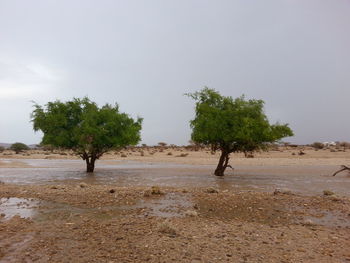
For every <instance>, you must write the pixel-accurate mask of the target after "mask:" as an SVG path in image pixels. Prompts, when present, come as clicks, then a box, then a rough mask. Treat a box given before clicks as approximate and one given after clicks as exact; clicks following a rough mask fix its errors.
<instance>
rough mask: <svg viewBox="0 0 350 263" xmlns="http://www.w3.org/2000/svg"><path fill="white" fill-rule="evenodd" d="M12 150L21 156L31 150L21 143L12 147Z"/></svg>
mask: <svg viewBox="0 0 350 263" xmlns="http://www.w3.org/2000/svg"><path fill="white" fill-rule="evenodd" d="M10 150H12V151H14V152H15V153H16V154H19V153H20V152H22V151H26V150H29V147H28V146H27V145H26V144H24V143H21V142H16V143H14V144H12V145H11V146H10Z"/></svg>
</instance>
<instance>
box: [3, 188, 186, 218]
mask: <svg viewBox="0 0 350 263" xmlns="http://www.w3.org/2000/svg"><path fill="white" fill-rule="evenodd" d="M191 206H192V203H191V202H190V200H189V199H188V198H187V196H185V195H183V194H182V195H181V194H176V193H168V194H166V195H164V196H159V197H149V198H146V199H144V200H140V201H138V202H137V203H136V204H135V205H128V206H127V205H124V206H105V207H99V208H78V207H74V206H71V205H68V204H61V203H55V202H48V201H42V200H34V199H24V198H16V197H11V198H1V199H0V214H1V215H2V217H1V218H2V220H8V219H10V218H11V217H13V216H15V215H18V216H20V217H21V218H31V219H33V220H34V221H37V222H40V221H48V220H52V219H55V218H57V217H58V216H59V217H60V218H61V219H66V220H73V221H74V219H75V218H77V217H80V216H83V217H86V218H91V219H96V220H107V219H112V218H115V217H120V216H123V215H125V212H128V211H131V210H140V212H141V213H140V216H156V217H164V218H169V217H182V216H184V215H183V212H181V211H182V210H183V209H186V208H190V207H191Z"/></svg>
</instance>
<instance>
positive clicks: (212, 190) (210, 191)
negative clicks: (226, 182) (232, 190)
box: [205, 187, 219, 194]
mask: <svg viewBox="0 0 350 263" xmlns="http://www.w3.org/2000/svg"><path fill="white" fill-rule="evenodd" d="M205 192H207V193H209V194H215V193H219V191H218V190H216V189H215V188H213V187H209V188H208V189H206V190H205Z"/></svg>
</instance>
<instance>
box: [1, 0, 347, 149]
mask: <svg viewBox="0 0 350 263" xmlns="http://www.w3.org/2000/svg"><path fill="white" fill-rule="evenodd" d="M204 86H208V87H210V88H214V89H216V90H218V91H219V92H220V93H221V94H222V95H227V96H233V97H237V96H240V95H241V94H245V95H246V96H247V98H256V99H263V100H265V102H266V113H267V115H268V116H269V119H270V120H271V122H276V121H280V122H286V123H289V124H290V127H291V128H292V129H293V130H294V132H295V136H294V137H293V138H287V139H286V141H290V142H295V143H312V142H314V141H335V140H347V141H350V116H349V115H350V1H349V0H307V1H305V0H275V1H272V0H264V1H261V0H249V1H247V0H236V1H235V0H227V1H224V0H211V1H207V0H172V1H170V0H158V1H155V0H143V1H142V0H140V1H134V0H124V1H116V0H111V1H107V0H99V1H97V0H96V1H87V0H74V1H72V0H70V1H68V0H67V1H64V0H60V1H53V0H42V1H36V0H31V1H25V0H22V1H17V0H0V112H1V118H0V142H8V143H12V142H15V141H21V142H25V143H28V144H29V143H39V142H40V139H41V134H40V133H34V132H33V130H32V125H31V123H30V112H31V110H32V103H31V102H30V101H31V100H34V101H36V102H38V103H40V104H44V103H46V102H48V101H52V100H55V99H60V100H68V99H71V98H72V97H83V96H86V95H87V96H89V97H90V99H92V100H93V101H96V102H97V103H98V104H99V105H102V104H104V103H107V102H108V103H115V102H118V103H119V105H120V108H121V110H122V111H124V112H127V113H129V114H130V115H131V116H133V117H136V116H141V117H143V118H144V125H143V131H142V139H143V143H146V144H155V143H157V142H160V141H165V142H168V143H175V144H187V142H188V140H189V139H190V133H191V130H190V128H189V120H190V119H192V118H193V116H194V102H193V101H192V100H191V99H190V98H188V97H185V96H183V93H185V92H193V91H196V90H199V89H201V88H203V87H204Z"/></svg>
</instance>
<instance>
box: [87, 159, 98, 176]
mask: <svg viewBox="0 0 350 263" xmlns="http://www.w3.org/2000/svg"><path fill="white" fill-rule="evenodd" d="M85 161H86V172H87V173H93V172H94V170H95V161H96V158H94V157H91V158H86V159H85Z"/></svg>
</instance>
